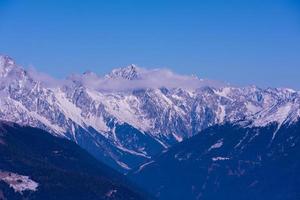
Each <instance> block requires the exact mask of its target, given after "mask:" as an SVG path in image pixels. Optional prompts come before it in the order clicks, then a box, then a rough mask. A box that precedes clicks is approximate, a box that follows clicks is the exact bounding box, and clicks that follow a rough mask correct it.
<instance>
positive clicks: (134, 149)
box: [0, 56, 300, 172]
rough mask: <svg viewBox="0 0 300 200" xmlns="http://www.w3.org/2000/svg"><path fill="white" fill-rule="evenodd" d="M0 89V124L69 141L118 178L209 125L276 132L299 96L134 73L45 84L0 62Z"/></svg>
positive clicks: (290, 117)
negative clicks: (117, 172)
mask: <svg viewBox="0 0 300 200" xmlns="http://www.w3.org/2000/svg"><path fill="white" fill-rule="evenodd" d="M52 82H53V80H52ZM0 83H1V84H0V97H1V98H0V119H4V120H8V121H13V122H17V123H20V124H27V125H31V126H35V127H39V128H43V129H45V130H48V131H50V132H51V133H53V134H54V135H57V136H60V137H66V138H68V139H71V140H73V141H75V142H77V143H78V144H79V145H80V146H82V147H83V148H85V149H86V150H88V151H89V152H90V153H92V154H93V155H94V156H96V157H97V158H99V159H100V160H102V161H104V162H106V163H107V164H109V165H111V166H113V167H115V168H116V169H118V170H121V171H124V172H125V171H127V170H129V169H131V168H134V167H136V166H138V165H139V164H141V163H143V162H145V161H147V160H149V159H150V158H151V156H153V155H154V154H156V153H158V152H160V151H162V150H163V149H164V148H167V147H168V146H171V145H173V144H175V143H177V142H180V141H182V140H183V139H184V138H187V137H190V136H193V135H194V134H196V133H198V132H199V131H201V130H203V129H205V128H207V127H210V126H212V125H215V124H221V123H224V122H239V123H244V124H246V125H247V126H265V125H267V124H270V123H273V122H276V123H278V125H279V126H280V125H283V124H286V123H293V122H295V121H297V119H298V118H299V116H300V93H299V92H296V91H293V90H290V89H260V88H257V87H254V86H252V87H245V88H236V87H229V86H226V85H225V86H220V84H216V83H215V82H211V81H207V80H202V79H198V78H197V77H189V76H181V75H177V74H174V73H172V72H170V71H168V70H159V69H157V70H146V69H142V68H138V67H136V66H134V65H131V66H129V67H125V68H119V69H115V70H113V71H112V72H111V73H110V74H108V75H106V76H104V77H100V76H98V75H96V74H94V73H91V72H89V73H84V74H82V75H74V76H71V77H69V78H67V79H66V80H64V81H57V84H47V80H45V81H43V80H41V78H40V77H39V78H37V77H36V75H34V74H32V73H31V72H30V71H26V70H24V69H23V68H21V67H19V66H17V65H16V64H15V62H14V61H13V60H12V59H11V58H9V57H7V56H0ZM275 136H276V134H274V137H275Z"/></svg>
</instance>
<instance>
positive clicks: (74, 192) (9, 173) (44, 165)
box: [0, 122, 149, 200]
mask: <svg viewBox="0 0 300 200" xmlns="http://www.w3.org/2000/svg"><path fill="white" fill-rule="evenodd" d="M148 198H149V197H147V196H146V195H145V194H142V192H141V191H139V190H138V189H137V187H136V186H134V185H133V184H132V183H130V182H129V181H127V180H126V179H125V177H124V176H123V175H121V174H119V173H118V172H116V171H115V170H112V169H110V168H109V167H108V166H106V165H104V164H102V163H100V162H99V161H97V160H96V159H95V158H94V157H92V156H91V155H90V154H89V153H87V152H86V151H85V150H83V149H81V148H80V147H79V146H78V145H76V144H75V143H73V142H71V141H68V140H66V139H62V138H58V137H54V136H52V135H51V134H49V133H47V132H45V131H43V130H40V129H37V128H31V127H23V126H20V125H17V124H14V123H8V122H0V199H1V200H15V199H16V200H21V199H22V200H23V199H24V200H25V199H30V200H31V199H32V200H34V199H37V200H41V199H43V200H48V199H49V200H50V199H51V200H52V199H72V200H75V199H78V200H83V199H89V200H93V199H95V200H96V199H97V200H99V199H107V200H108V199H124V200H128V199H132V200H134V199H137V200H138V199H148Z"/></svg>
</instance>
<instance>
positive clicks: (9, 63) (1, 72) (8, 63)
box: [0, 55, 17, 77]
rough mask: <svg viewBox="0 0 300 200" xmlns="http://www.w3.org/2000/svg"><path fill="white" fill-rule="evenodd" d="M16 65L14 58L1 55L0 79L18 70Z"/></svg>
mask: <svg viewBox="0 0 300 200" xmlns="http://www.w3.org/2000/svg"><path fill="white" fill-rule="evenodd" d="M16 67H17V66H16V63H15V62H14V60H13V59H12V58H10V57H9V56H5V55H0V77H5V76H7V75H8V73H9V72H10V71H11V70H12V69H14V68H16Z"/></svg>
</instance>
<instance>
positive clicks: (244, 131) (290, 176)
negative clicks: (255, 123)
mask: <svg viewBox="0 0 300 200" xmlns="http://www.w3.org/2000/svg"><path fill="white" fill-rule="evenodd" d="M299 139H300V123H299V122H298V123H296V124H294V125H285V126H282V127H281V128H280V129H279V130H278V129H277V124H273V125H270V126H267V127H247V126H246V128H242V127H241V126H239V125H230V124H225V125H221V126H214V127H211V128H208V129H206V130H205V131H203V132H201V133H199V134H198V135H196V136H194V137H192V138H191V139H189V140H186V141H184V142H182V143H180V144H178V145H175V146H174V147H172V148H170V149H169V150H168V151H167V152H165V153H163V154H162V155H160V156H159V157H158V158H156V159H154V160H153V161H151V162H149V163H148V164H145V165H143V166H141V167H140V168H139V169H137V170H135V171H134V172H132V173H131V174H130V176H131V177H132V179H133V180H135V181H136V182H137V183H139V184H141V185H142V186H143V187H144V188H146V189H147V190H148V191H150V192H151V193H153V194H154V195H155V196H157V197H159V199H163V200H167V199H173V200H174V199H178V200H180V199H200V200H201V199H202V200H211V199H218V200H226V199H230V200H265V199H272V200H283V199H284V200H298V199H300V190H299V188H300V173H299V172H300V159H299V158H300V146H299Z"/></svg>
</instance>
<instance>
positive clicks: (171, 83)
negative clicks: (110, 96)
mask: <svg viewBox="0 0 300 200" xmlns="http://www.w3.org/2000/svg"><path fill="white" fill-rule="evenodd" d="M73 78H74V77H73ZM76 79H77V80H78V81H81V82H82V83H83V85H85V86H86V87H88V88H93V89H96V90H104V91H123V90H133V89H146V88H162V87H165V88H169V89H171V88H189V89H196V88H201V87H205V86H211V87H221V86H224V84H223V83H221V82H217V81H210V80H203V79H199V78H197V77H195V76H186V75H179V74H175V73H174V72H172V71H170V70H168V69H154V70H146V69H140V70H139V78H138V79H134V80H127V79H123V78H108V77H99V76H97V75H96V74H94V73H89V74H85V75H83V76H76Z"/></svg>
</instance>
